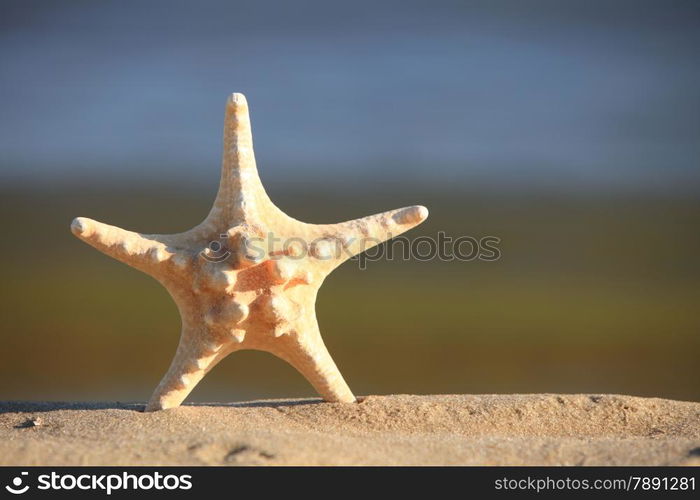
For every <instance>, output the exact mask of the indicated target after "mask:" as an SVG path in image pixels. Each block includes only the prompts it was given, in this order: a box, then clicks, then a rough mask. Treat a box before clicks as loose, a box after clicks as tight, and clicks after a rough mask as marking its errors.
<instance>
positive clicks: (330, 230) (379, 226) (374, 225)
mask: <svg viewBox="0 0 700 500" xmlns="http://www.w3.org/2000/svg"><path fill="white" fill-rule="evenodd" d="M427 218H428V209H427V208H425V207H423V206H421V205H414V206H411V207H404V208H398V209H396V210H389V211H388V212H383V213H380V214H375V215H370V216H367V217H362V218H361V219H355V220H351V221H348V222H341V223H338V224H329V225H326V226H323V227H324V230H323V232H325V233H326V234H329V235H331V236H332V238H334V239H335V240H336V241H339V242H340V243H341V244H342V247H343V249H341V250H342V251H339V252H337V254H336V255H337V256H338V259H337V260H338V262H337V264H340V263H342V262H344V261H345V260H347V259H349V258H351V257H354V256H355V255H358V254H360V253H362V252H364V251H365V250H369V249H370V248H372V247H374V246H376V245H379V244H380V243H383V242H385V241H387V240H389V239H391V238H393V237H395V236H398V235H400V234H401V233H403V232H405V231H408V230H409V229H412V228H414V227H416V226H417V225H418V224H420V223H421V222H423V221H424V220H425V219H427ZM312 250H313V249H312Z"/></svg>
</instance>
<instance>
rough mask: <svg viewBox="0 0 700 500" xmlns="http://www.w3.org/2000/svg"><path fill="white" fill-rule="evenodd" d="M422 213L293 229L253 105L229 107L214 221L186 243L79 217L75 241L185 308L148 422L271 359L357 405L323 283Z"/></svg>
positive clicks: (239, 102) (188, 235) (187, 235)
mask: <svg viewBox="0 0 700 500" xmlns="http://www.w3.org/2000/svg"><path fill="white" fill-rule="evenodd" d="M427 216H428V210H427V209H426V208H425V207H422V206H412V207H406V208H400V209H397V210H391V211H388V212H384V213H380V214H376V215H371V216H368V217H364V218H361V219H356V220H352V221H348V222H342V223H338V224H307V223H304V222H300V221H298V220H296V219H293V218H292V217H289V216H288V215H286V214H285V213H284V212H282V211H281V210H280V209H279V208H277V206H275V205H274V204H273V203H272V201H271V200H270V198H269V197H268V196H267V194H266V193H265V189H264V188H263V185H262V182H261V181H260V178H259V176H258V171H257V167H256V164H255V156H254V154H253V138H252V133H251V126H250V118H249V116H248V104H247V102H246V99H245V97H244V96H243V95H242V94H233V95H231V97H230V98H229V99H228V100H227V103H226V115H225V122H224V152H223V161H222V167H221V180H220V184H219V191H218V193H217V196H216V200H215V201H214V205H213V206H212V208H211V210H210V212H209V214H208V215H207V217H206V218H205V219H204V221H202V222H201V223H200V224H199V225H197V226H195V227H194V228H192V229H190V230H189V231H185V232H183V233H177V234H141V233H136V232H132V231H127V230H124V229H121V228H118V227H115V226H110V225H108V224H103V223H101V222H97V221H95V220H92V219H88V218H84V217H78V218H76V219H74V220H73V222H72V224H71V230H72V232H73V234H75V235H76V236H77V237H78V238H80V239H81V240H83V241H84V242H86V243H88V244H90V245H92V246H93V247H95V248H97V249H98V250H100V251H101V252H103V253H105V254H107V255H109V256H111V257H113V258H115V259H117V260H119V261H121V262H124V263H125V264H128V265H129V266H132V267H134V268H136V269H138V270H140V271H143V272H144V273H146V274H148V275H150V276H152V277H153V278H155V279H156V280H158V281H159V282H160V283H161V284H162V285H163V286H164V287H165V288H166V289H167V290H168V292H169V293H170V295H171V296H172V298H173V300H174V301H175V303H176V304H177V307H178V310H179V312H180V316H181V319H182V330H181V333H180V341H179V344H178V346H177V350H176V352H175V357H174V358H173V360H172V363H171V365H170V368H169V369H168V371H167V373H166V374H165V376H164V377H163V379H162V380H161V382H160V384H159V385H158V387H157V388H156V389H155V391H154V393H153V395H152V396H151V399H150V401H149V402H148V404H147V405H146V411H157V410H162V409H167V408H173V407H177V406H179V405H180V404H181V403H182V401H184V399H185V398H186V397H187V395H188V394H189V393H190V392H191V391H192V389H194V387H195V386H196V385H197V383H198V382H199V381H200V380H201V379H202V378H203V377H204V376H205V375H206V374H207V372H208V371H209V370H211V369H212V368H213V367H214V365H216V364H217V363H218V362H219V361H221V360H222V359H223V358H224V357H226V356H227V355H228V354H230V353H232V352H234V351H238V350H241V349H257V350H262V351H267V352H270V353H272V354H274V355H275V356H278V357H279V358H281V359H283V360H284V361H287V362H288V363H289V364H291V365H292V366H293V367H294V368H296V369H297V370H298V371H299V372H301V374H302V375H303V376H304V377H305V378H306V379H307V380H308V381H309V382H310V383H311V385H312V386H313V387H314V388H315V389H316V391H317V392H318V393H319V394H320V395H321V396H322V397H323V399H324V400H326V401H331V402H344V403H350V402H355V401H356V399H355V396H354V395H353V393H352V392H351V390H350V388H349V387H348V385H347V384H346V382H345V380H344V379H343V376H342V375H341V374H340V371H339V370H338V368H337V367H336V365H335V363H334V362H333V359H332V358H331V356H330V354H329V352H328V350H327V349H326V346H325V345H324V343H323V339H322V338H321V334H320V331H319V327H318V323H317V320H316V313H315V302H316V295H317V293H318V290H319V288H320V286H321V284H322V283H323V280H324V279H325V278H326V276H328V275H329V274H330V273H331V271H333V269H335V268H336V267H338V266H339V265H340V264H342V263H343V262H344V261H346V260H347V259H349V258H351V257H353V256H355V255H358V254H360V253H361V252H363V251H365V250H367V249H368V248H371V247H373V246H375V245H377V244H379V243H381V242H383V241H386V240H388V239H390V238H392V237H393V236H396V235H398V234H401V233H403V232H404V231H406V230H408V229H410V228H412V227H414V226H416V225H418V224H420V223H421V222H423V221H424V220H425V219H426V218H427Z"/></svg>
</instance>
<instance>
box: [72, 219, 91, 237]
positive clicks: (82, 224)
mask: <svg viewBox="0 0 700 500" xmlns="http://www.w3.org/2000/svg"><path fill="white" fill-rule="evenodd" d="M86 229H87V219H86V218H85V217H76V218H75V219H73V222H71V224H70V230H71V231H72V233H73V234H74V235H76V236H81V235H82V234H83V233H84V232H85V230H86Z"/></svg>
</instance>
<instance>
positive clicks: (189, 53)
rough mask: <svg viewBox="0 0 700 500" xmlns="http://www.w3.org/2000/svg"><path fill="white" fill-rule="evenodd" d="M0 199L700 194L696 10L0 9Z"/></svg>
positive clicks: (545, 5) (652, 5) (689, 5)
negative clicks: (54, 188) (360, 188)
mask: <svg viewBox="0 0 700 500" xmlns="http://www.w3.org/2000/svg"><path fill="white" fill-rule="evenodd" d="M0 9H1V10H2V15H0V18H2V21H0V23H1V27H2V29H1V30H0V58H1V60H2V66H1V69H0V71H1V78H0V108H1V109H2V112H1V113H0V169H2V170H1V173H0V179H3V180H4V182H11V181H13V180H23V181H27V180H32V179H41V180H42V181H44V182H47V183H53V182H62V181H69V180H71V179H74V178H76V177H79V176H82V177H83V178H88V179H120V180H126V181H128V182H140V181H143V182H146V181H151V180H153V179H158V178H162V176H163V175H166V176H168V177H169V178H171V179H172V180H173V181H174V182H186V183H190V182H201V183H206V184H212V183H215V182H216V179H217V178H218V172H217V169H218V165H219V161H220V147H221V146H220V143H221V125H222V118H223V105H224V102H225V99H226V96H227V95H228V94H229V93H231V92H243V93H245V94H246V96H247V97H248V100H249V103H250V107H251V111H252V119H253V129H254V134H255V141H256V154H257V158H258V164H259V167H260V170H261V174H262V175H263V178H266V177H268V178H269V177H273V176H274V177H275V178H276V179H281V180H282V181H290V182H291V181H293V180H296V181H297V182H306V181H307V180H312V179H315V180H317V181H321V182H328V183H337V182H343V181H350V180H359V181H371V180H375V179H376V180H379V181H382V182H386V181H391V180H392V179H401V180H402V181H407V182H411V181H414V182H420V183H433V184H434V185H435V186H441V185H443V186H444V185H463V186H473V185H481V184H484V185H490V186H494V187H496V188H499V187H503V188H509V189H510V188H513V187H516V188H520V187H522V188H527V187H547V188H561V189H585V190H589V189H590V190H594V191H597V190H610V189H612V190H618V189H620V190H629V189H632V190H635V189H644V190H663V191H666V192H668V191H670V192H684V191H687V190H697V188H698V187H700V63H698V57H697V50H698V47H699V46H700V44H698V42H699V41H700V29H699V28H700V5H699V4H698V3H697V2H673V1H669V2H597V1H588V2H573V1H570V2H566V1H559V2H553V1H515V0H513V1H489V2H468V1H461V2H415V1H404V2H366V1H357V2H322V1H313V2H259V1H258V2H235V1H234V2H226V1H217V2H210V1H205V2H152V1H146V2H116V1H108V2H87V1H73V2H46V3H43V2H20V1H6V2H3V4H2V7H0Z"/></svg>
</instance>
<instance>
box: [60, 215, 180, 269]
mask: <svg viewBox="0 0 700 500" xmlns="http://www.w3.org/2000/svg"><path fill="white" fill-rule="evenodd" d="M71 231H73V234H75V235H76V236H77V237H78V238H80V239H81V240H83V241H84V242H85V243H87V244H89V245H92V246H93V247H95V248H96V249H98V250H99V251H101V252H103V253H105V254H107V255H109V256H110V257H113V258H115V259H117V260H119V261H121V262H123V263H125V264H127V265H129V266H132V267H134V268H136V269H139V270H140V271H143V272H145V273H147V274H150V275H151V276H154V277H156V278H160V277H163V276H165V275H167V274H169V273H173V272H177V269H178V268H179V269H182V268H184V267H185V266H186V265H187V258H186V257H185V256H184V255H182V254H181V253H177V252H176V251H175V249H174V248H173V247H172V246H171V245H170V244H171V243H172V242H171V241H169V240H170V239H169V237H168V236H165V235H146V234H140V233H135V232H133V231H127V230H125V229H121V228H118V227H116V226H110V225H109V224H103V223H102V222H97V221H95V220H92V219H88V218H85V217H77V218H76V219H74V220H73V223H72V224H71Z"/></svg>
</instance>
